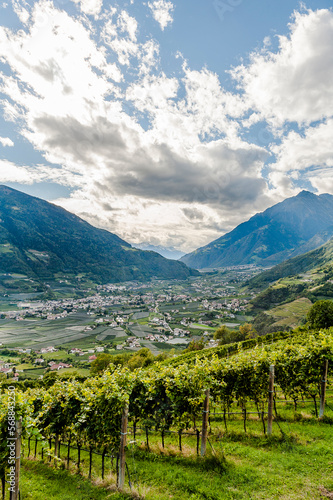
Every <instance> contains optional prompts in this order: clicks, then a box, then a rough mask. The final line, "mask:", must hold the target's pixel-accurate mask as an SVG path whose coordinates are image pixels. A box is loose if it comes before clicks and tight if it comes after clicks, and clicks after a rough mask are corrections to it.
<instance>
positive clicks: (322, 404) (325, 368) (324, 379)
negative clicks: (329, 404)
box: [319, 359, 328, 418]
mask: <svg viewBox="0 0 333 500" xmlns="http://www.w3.org/2000/svg"><path fill="white" fill-rule="evenodd" d="M327 372H328V359H325V361H324V365H323V371H322V376H321V390H320V410H319V418H322V417H323V416H324V411H325V397H326V384H327Z"/></svg>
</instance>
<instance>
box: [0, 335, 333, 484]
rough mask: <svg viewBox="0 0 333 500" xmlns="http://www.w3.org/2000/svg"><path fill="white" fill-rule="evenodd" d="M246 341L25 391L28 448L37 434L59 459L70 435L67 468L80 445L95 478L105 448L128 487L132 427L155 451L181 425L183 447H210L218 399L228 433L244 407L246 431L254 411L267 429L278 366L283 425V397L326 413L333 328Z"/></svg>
mask: <svg viewBox="0 0 333 500" xmlns="http://www.w3.org/2000/svg"><path fill="white" fill-rule="evenodd" d="M246 347H247V348H246V349H245V346H244V349H243V348H242V344H239V345H238V349H237V350H236V349H235V348H233V352H234V353H233V355H230V356H228V357H218V355H217V353H213V354H212V356H210V357H207V356H206V357H205V356H201V357H200V356H197V358H196V361H195V362H193V363H191V364H187V363H185V362H184V363H183V364H179V365H177V366H173V365H172V364H170V365H163V363H161V364H158V365H154V367H153V368H150V369H139V370H136V371H133V372H131V371H129V370H127V369H120V368H118V369H116V370H115V371H113V372H111V371H106V372H104V374H103V375H102V376H101V377H99V378H91V379H88V380H86V381H85V382H83V383H79V382H77V381H76V380H71V381H57V382H56V383H55V384H54V385H53V386H51V387H50V388H49V389H38V390H37V389H28V390H26V391H25V392H20V391H18V390H17V391H15V418H16V420H20V419H22V438H23V442H24V443H25V444H27V445H28V446H29V450H28V455H29V454H30V452H31V450H30V445H31V442H34V443H35V455H36V453H37V452H38V453H39V454H40V455H41V458H44V459H45V458H46V457H47V459H48V460H51V459H52V460H54V461H57V457H58V456H59V447H60V443H66V446H67V449H68V453H67V455H66V456H67V466H69V460H70V453H71V449H73V448H74V447H75V450H76V453H77V458H76V466H77V469H78V470H80V465H81V454H84V453H88V455H89V457H88V460H89V471H88V475H89V477H91V471H92V465H91V464H92V456H93V453H98V454H100V456H101V461H102V470H101V474H102V477H104V460H105V457H109V456H110V457H114V458H115V465H114V467H115V470H116V472H117V473H118V485H119V486H120V487H122V486H123V485H124V474H125V462H124V460H125V453H124V452H125V445H126V437H127V434H131V439H132V440H133V441H131V443H132V442H135V440H136V438H137V436H138V435H141V434H142V435H143V436H144V439H145V442H146V448H147V449H148V450H149V446H150V442H149V435H150V433H152V432H154V435H155V436H156V435H157V434H159V435H160V442H161V445H162V447H163V448H164V447H167V442H168V440H169V439H170V435H171V433H172V434H174V435H175V436H176V439H177V443H178V447H179V449H180V450H181V449H182V439H183V438H185V436H187V435H189V436H191V439H192V441H191V442H192V443H193V445H194V450H195V451H194V452H196V453H198V454H199V453H200V452H201V454H202V455H204V454H205V446H206V442H205V440H206V438H207V434H208V427H209V418H208V417H209V407H210V416H211V417H212V416H213V409H214V416H217V415H219V418H220V420H221V422H223V423H224V426H225V432H228V426H227V425H228V424H227V418H229V417H230V416H231V415H232V414H234V413H237V414H239V415H240V419H241V421H242V425H243V427H244V432H248V430H249V429H248V428H247V427H246V425H247V422H248V420H247V419H249V416H251V414H256V415H257V416H258V421H259V422H260V424H261V425H262V433H263V434H265V433H267V431H268V430H269V429H267V425H266V424H267V423H268V422H267V417H266V415H267V406H268V400H269V396H270V393H269V377H270V372H272V369H271V370H270V367H272V366H274V372H275V384H274V388H273V386H272V389H273V390H271V400H272V402H273V405H274V410H275V420H276V425H277V426H279V429H280V430H281V427H280V425H279V419H278V418H277V417H278V409H277V405H276V403H277V402H278V401H288V402H289V401H290V402H292V404H293V406H294V409H295V411H297V409H298V406H299V405H300V404H302V402H304V401H306V402H311V405H312V407H313V411H314V414H315V416H316V417H319V416H320V417H323V414H324V396H325V390H326V379H327V376H328V374H327V366H328V367H329V368H330V367H331V366H332V361H333V336H332V331H331V330H328V331H320V332H312V333H300V334H297V335H294V336H292V337H291V338H289V337H288V338H286V339H281V340H277V341H276V342H274V343H268V342H267V343H265V342H261V344H260V345H256V346H255V347H253V348H252V349H249V348H248V346H246ZM230 354H231V352H230ZM325 367H326V368H325ZM325 370H326V371H325ZM323 382H324V383H323ZM10 397H11V396H10V395H9V394H8V391H7V392H4V393H2V394H1V401H0V402H1V405H0V433H1V434H0V437H1V441H0V477H1V479H2V487H3V492H5V489H6V483H5V479H6V474H7V473H8V459H9V448H8V446H7V442H8V418H10V415H11V414H10V411H9V410H8V408H10ZM235 409H236V411H234V410H235ZM319 413H320V415H319ZM274 425H275V423H274ZM127 426H128V427H127ZM210 431H211V432H213V431H212V430H211V429H210ZM281 432H283V431H281ZM200 440H201V448H200V449H199V443H200ZM208 442H209V440H208ZM209 444H210V443H209ZM119 471H120V472H119ZM3 494H4V493H3Z"/></svg>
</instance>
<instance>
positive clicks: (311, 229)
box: [180, 191, 333, 269]
mask: <svg viewBox="0 0 333 500" xmlns="http://www.w3.org/2000/svg"><path fill="white" fill-rule="evenodd" d="M332 236H333V196H332V195H330V194H322V195H320V196H317V195H315V194H313V193H310V192H308V191H302V192H301V193H299V194H298V195H297V196H294V197H292V198H288V199H286V200H284V201H283V202H281V203H278V204H276V205H274V206H273V207H270V208H268V209H267V210H265V211H264V212H262V213H259V214H256V215H254V216H253V217H251V219H249V220H248V221H247V222H243V223H242V224H240V225H239V226H237V227H236V228H235V229H234V230H233V231H231V232H230V233H227V234H225V235H224V236H221V237H220V238H218V239H217V240H215V241H213V242H212V243H209V244H208V245H206V246H205V247H202V248H199V249H198V250H195V251H194V252H192V253H190V254H187V255H185V256H184V257H182V258H181V259H180V260H181V262H184V263H185V264H187V265H188V266H191V267H194V268H196V269H203V268H217V267H224V266H231V265H240V264H260V265H267V266H269V265H275V264H278V263H280V262H282V261H284V260H286V259H288V258H289V257H291V256H296V255H299V254H301V253H303V252H306V251H309V250H312V249H314V248H317V247H318V246H319V245H322V244H324V243H325V242H326V241H328V240H329V239H330V238H331V237H332Z"/></svg>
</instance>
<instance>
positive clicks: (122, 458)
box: [118, 405, 128, 490]
mask: <svg viewBox="0 0 333 500" xmlns="http://www.w3.org/2000/svg"><path fill="white" fill-rule="evenodd" d="M127 423H128V406H127V405H126V406H124V409H123V416H122V419H121V433H120V448H119V474H118V488H119V489H120V490H122V489H123V488H124V485H125V460H126V457H125V446H126V436H127Z"/></svg>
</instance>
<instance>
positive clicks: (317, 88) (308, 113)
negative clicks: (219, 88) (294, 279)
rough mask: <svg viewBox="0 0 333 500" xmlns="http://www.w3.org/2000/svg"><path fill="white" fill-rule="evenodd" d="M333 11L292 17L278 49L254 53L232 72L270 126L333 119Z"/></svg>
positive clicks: (300, 14)
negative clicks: (287, 32)
mask: <svg viewBox="0 0 333 500" xmlns="http://www.w3.org/2000/svg"><path fill="white" fill-rule="evenodd" d="M332 46H333V12H332V11H331V10H327V9H326V10H324V9H322V10H316V11H306V12H303V13H299V12H297V13H295V17H294V21H293V23H292V24H291V25H290V35H289V36H281V37H279V49H278V51H277V52H276V53H275V52H270V51H269V50H267V47H266V49H265V50H264V51H263V52H255V53H253V54H252V56H251V61H250V63H249V64H248V65H241V66H238V67H236V68H235V69H234V70H233V71H232V72H231V73H232V75H233V77H234V78H235V79H236V81H238V83H239V86H240V88H241V89H243V91H244V93H245V97H246V99H247V102H248V105H249V106H250V107H252V108H253V109H255V110H258V111H259V112H260V113H261V116H262V117H263V118H264V119H266V120H268V121H269V122H270V123H271V124H273V125H274V126H277V127H280V126H282V125H283V124H284V123H285V122H297V123H298V124H299V125H304V124H309V123H311V122H314V121H317V120H321V119H323V118H325V117H328V116H332V115H333V86H332V81H333V51H332Z"/></svg>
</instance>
